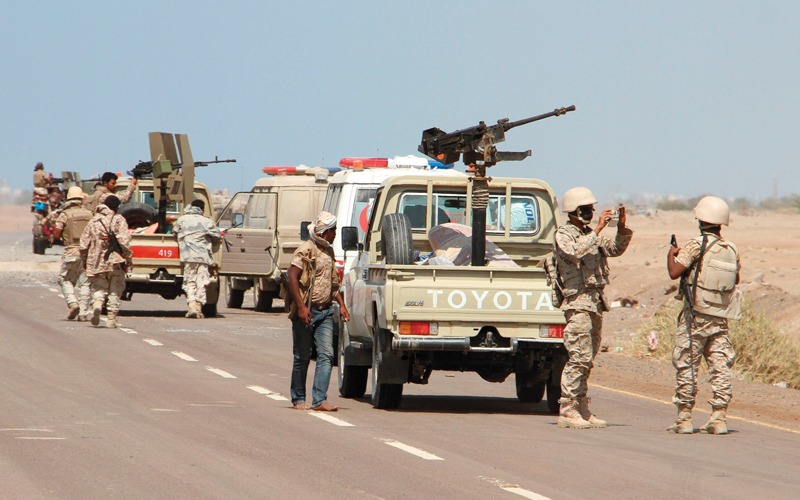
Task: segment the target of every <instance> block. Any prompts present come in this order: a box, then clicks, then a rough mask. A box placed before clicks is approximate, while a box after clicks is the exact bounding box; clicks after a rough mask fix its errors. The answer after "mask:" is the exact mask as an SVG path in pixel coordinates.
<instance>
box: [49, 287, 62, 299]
mask: <svg viewBox="0 0 800 500" xmlns="http://www.w3.org/2000/svg"><path fill="white" fill-rule="evenodd" d="M48 290H50V291H51V292H53V293H59V292H60V291H61V290H57V289H55V288H48ZM61 298H62V299H63V298H64V296H63V295H62V296H61Z"/></svg>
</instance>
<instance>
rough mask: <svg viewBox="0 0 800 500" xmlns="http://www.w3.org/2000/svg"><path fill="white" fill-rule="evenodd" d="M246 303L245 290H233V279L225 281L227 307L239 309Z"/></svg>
mask: <svg viewBox="0 0 800 500" xmlns="http://www.w3.org/2000/svg"><path fill="white" fill-rule="evenodd" d="M243 303H244V290H237V289H235V288H233V279H231V278H226V279H225V305H226V306H228V307H230V308H231V309H239V308H241V307H242V304H243Z"/></svg>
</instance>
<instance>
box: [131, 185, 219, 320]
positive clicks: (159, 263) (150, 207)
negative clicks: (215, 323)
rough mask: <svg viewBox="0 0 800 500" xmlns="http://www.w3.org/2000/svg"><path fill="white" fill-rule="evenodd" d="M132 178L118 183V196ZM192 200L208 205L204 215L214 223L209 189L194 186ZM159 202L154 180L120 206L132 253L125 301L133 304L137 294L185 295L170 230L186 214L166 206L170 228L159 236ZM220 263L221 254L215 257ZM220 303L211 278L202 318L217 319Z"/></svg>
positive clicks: (177, 204) (139, 187)
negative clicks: (132, 299) (129, 232)
mask: <svg viewBox="0 0 800 500" xmlns="http://www.w3.org/2000/svg"><path fill="white" fill-rule="evenodd" d="M130 182H131V178H130V177H121V178H120V179H119V180H118V181H117V189H116V192H121V191H125V190H126V189H127V188H128V186H129V185H130ZM192 196H193V199H199V200H203V201H204V202H205V212H204V213H203V215H205V216H206V217H208V218H210V219H212V220H213V218H214V212H213V203H212V200H211V194H210V192H209V190H208V188H207V187H206V186H205V185H204V184H201V183H199V182H195V183H194V193H193V195H192ZM158 205H159V204H158V201H157V198H156V196H155V194H154V182H153V179H146V178H145V179H139V180H138V182H137V183H136V186H135V188H134V191H133V195H132V197H131V200H130V201H129V202H128V203H126V204H124V205H121V206H120V208H119V214H120V215H122V216H123V217H125V220H126V222H127V223H128V228H129V229H130V231H131V250H133V266H132V268H131V269H129V270H128V272H127V273H126V275H125V292H124V293H123V294H122V297H121V298H122V300H131V297H132V296H133V294H134V293H148V294H157V295H160V296H161V297H163V298H165V299H168V300H174V299H175V298H177V297H178V296H180V295H183V289H182V285H183V267H182V266H181V261H180V251H179V249H178V240H177V238H176V237H175V235H174V234H173V233H172V230H171V225H172V224H171V223H172V222H174V221H175V220H176V219H177V218H178V217H180V215H181V214H182V213H183V209H184V203H183V202H182V201H170V202H169V203H168V204H167V205H166V220H167V222H168V224H167V225H166V227H165V228H163V230H161V231H160V232H159V231H157V230H156V229H157V226H158ZM216 257H217V262H219V254H218V253H217V254H216ZM218 299H219V277H218V276H216V275H213V276H211V283H210V284H209V285H208V286H207V287H206V303H205V304H204V305H203V308H202V310H203V315H204V316H206V317H213V316H216V315H217V301H218Z"/></svg>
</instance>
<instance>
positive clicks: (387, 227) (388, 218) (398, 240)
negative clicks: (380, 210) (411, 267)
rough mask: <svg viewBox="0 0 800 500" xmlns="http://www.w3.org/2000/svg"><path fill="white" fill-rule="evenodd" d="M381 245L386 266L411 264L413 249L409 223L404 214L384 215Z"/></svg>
mask: <svg viewBox="0 0 800 500" xmlns="http://www.w3.org/2000/svg"><path fill="white" fill-rule="evenodd" d="M381 244H382V245H383V255H384V257H385V258H386V263H387V264H401V265H403V264H411V263H412V262H414V249H413V247H412V239H411V221H410V220H409V219H408V216H407V215H406V214H398V213H394V214H386V215H384V216H383V221H382V223H381Z"/></svg>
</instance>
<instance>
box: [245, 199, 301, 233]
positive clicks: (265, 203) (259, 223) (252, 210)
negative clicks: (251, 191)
mask: <svg viewBox="0 0 800 500" xmlns="http://www.w3.org/2000/svg"><path fill="white" fill-rule="evenodd" d="M273 199H274V198H272V197H270V198H267V197H266V196H253V197H251V198H250V200H249V201H248V203H247V207H245V210H244V222H243V223H242V227H243V228H246V229H272V228H273V227H272V226H273V225H274V218H273V217H272V214H273V213H275V210H274V208H273V207H272V205H273V203H272V201H273ZM297 225H298V226H299V225H300V223H299V222H298V223H297Z"/></svg>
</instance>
